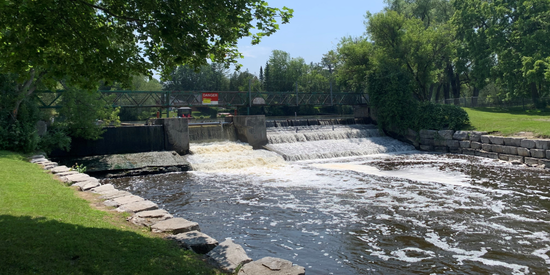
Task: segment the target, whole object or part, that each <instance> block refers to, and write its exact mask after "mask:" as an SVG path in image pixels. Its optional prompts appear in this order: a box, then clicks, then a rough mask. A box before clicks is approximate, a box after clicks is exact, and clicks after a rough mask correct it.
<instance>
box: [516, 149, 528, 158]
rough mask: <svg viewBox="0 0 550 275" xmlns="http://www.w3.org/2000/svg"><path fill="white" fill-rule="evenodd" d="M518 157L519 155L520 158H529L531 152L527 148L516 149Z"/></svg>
mask: <svg viewBox="0 0 550 275" xmlns="http://www.w3.org/2000/svg"><path fill="white" fill-rule="evenodd" d="M518 155H520V156H522V157H530V156H531V151H530V150H529V149H527V148H523V147H518Z"/></svg>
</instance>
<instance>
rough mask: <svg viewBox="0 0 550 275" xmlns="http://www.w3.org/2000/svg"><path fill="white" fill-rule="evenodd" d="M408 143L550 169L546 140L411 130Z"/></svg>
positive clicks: (481, 133)
mask: <svg viewBox="0 0 550 275" xmlns="http://www.w3.org/2000/svg"><path fill="white" fill-rule="evenodd" d="M405 139H406V140H407V141H408V142H410V143H411V144H413V145H414V146H415V147H416V148H417V149H419V150H422V151H432V152H441V153H456V154H465V155H472V156H479V157H486V158H492V159H498V160H504V161H510V162H513V163H516V164H520V163H524V164H526V165H529V166H538V167H546V168H550V140H546V139H526V138H516V137H501V136H493V135H488V134H487V133H486V132H477V131H452V130H442V131H435V130H420V131H419V132H415V131H413V130H409V131H408V133H407V134H406V135H405Z"/></svg>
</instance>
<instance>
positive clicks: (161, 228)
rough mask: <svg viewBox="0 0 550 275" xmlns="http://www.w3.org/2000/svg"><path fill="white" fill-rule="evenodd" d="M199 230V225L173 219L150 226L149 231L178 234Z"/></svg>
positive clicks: (181, 219)
mask: <svg viewBox="0 0 550 275" xmlns="http://www.w3.org/2000/svg"><path fill="white" fill-rule="evenodd" d="M194 230H197V231H198V230H200V229H199V224H198V223H196V222H192V221H188V220H186V219H184V218H173V219H168V220H164V221H160V222H158V223H155V224H153V225H152V226H151V231H153V232H156V233H161V232H164V233H172V234H179V233H185V232H189V231H194Z"/></svg>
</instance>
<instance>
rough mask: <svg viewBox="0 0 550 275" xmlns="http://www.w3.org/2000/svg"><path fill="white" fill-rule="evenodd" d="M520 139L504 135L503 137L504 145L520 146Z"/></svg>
mask: <svg viewBox="0 0 550 275" xmlns="http://www.w3.org/2000/svg"><path fill="white" fill-rule="evenodd" d="M521 141H522V139H521V138H512V137H506V138H504V145H506V146H515V147H520V146H521Z"/></svg>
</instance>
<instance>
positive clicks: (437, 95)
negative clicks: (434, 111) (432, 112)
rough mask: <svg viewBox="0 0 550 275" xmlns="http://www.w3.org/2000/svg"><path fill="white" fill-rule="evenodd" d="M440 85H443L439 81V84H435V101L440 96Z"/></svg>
mask: <svg viewBox="0 0 550 275" xmlns="http://www.w3.org/2000/svg"><path fill="white" fill-rule="evenodd" d="M441 87H443V83H439V85H437V90H436V92H435V102H438V101H439V99H440V98H441ZM443 104H445V102H443Z"/></svg>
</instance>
